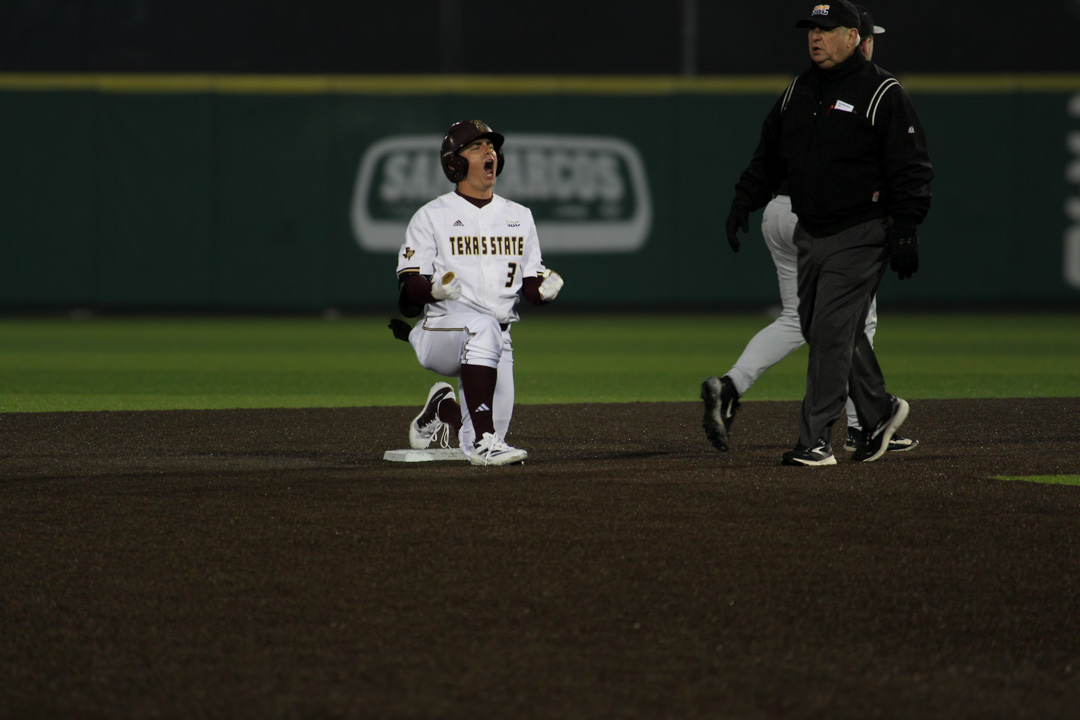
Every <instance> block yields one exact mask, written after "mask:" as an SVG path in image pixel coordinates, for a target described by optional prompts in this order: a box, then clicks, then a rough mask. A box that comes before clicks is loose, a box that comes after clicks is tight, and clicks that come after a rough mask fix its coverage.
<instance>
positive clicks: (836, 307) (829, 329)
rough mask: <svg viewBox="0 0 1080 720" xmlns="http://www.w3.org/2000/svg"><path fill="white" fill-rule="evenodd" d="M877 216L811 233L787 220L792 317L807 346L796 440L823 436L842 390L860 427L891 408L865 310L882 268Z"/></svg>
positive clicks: (839, 408) (838, 411) (838, 410)
mask: <svg viewBox="0 0 1080 720" xmlns="http://www.w3.org/2000/svg"><path fill="white" fill-rule="evenodd" d="M885 234H886V231H885V222H884V221H883V220H871V221H870V222H866V223H862V224H861V225H856V226H855V227H852V228H848V229H847V230H844V231H842V232H839V233H837V234H835V235H829V236H826V237H820V238H816V237H811V236H810V235H809V234H808V233H807V232H806V231H805V230H803V228H802V226H801V225H799V226H796V228H795V247H796V249H797V250H798V263H799V322H800V324H801V325H802V332H803V337H805V338H806V342H807V344H808V345H809V346H810V362H809V366H808V367H807V371H806V395H805V396H804V397H803V404H802V412H801V414H800V416H799V442H800V443H801V444H802V445H805V446H807V447H815V446H816V445H817V444H818V443H819V442H821V441H825V442H830V441H831V439H832V437H831V436H832V424H833V423H834V422H835V421H836V420H837V419H838V418H839V417H840V416H841V415H842V414H843V412H844V403H845V402H846V401H847V397H848V393H849V392H850V393H851V399H852V400H853V401H854V402H855V407H856V409H857V411H858V415H859V422H860V423H861V424H862V427H863V428H874V427H876V426H877V425H878V423H880V422H881V421H882V420H883V419H885V418H886V417H887V416H888V415H889V414H890V413H891V411H892V404H891V402H890V401H889V396H888V394H887V392H886V390H885V378H884V376H883V375H882V373H881V367H880V366H879V365H878V361H877V357H876V356H875V355H874V348H873V346H872V345H871V344H870V340H869V339H868V338H867V337H866V333H865V332H864V329H865V325H866V314H867V312H868V311H869V310H870V303H871V302H872V301H873V299H874V295H875V294H876V293H877V289H878V285H879V284H880V283H881V278H882V276H883V275H884V274H885V268H886V266H887V260H888V251H887V249H886V247H885Z"/></svg>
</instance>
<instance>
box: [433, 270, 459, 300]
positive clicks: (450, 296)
mask: <svg viewBox="0 0 1080 720" xmlns="http://www.w3.org/2000/svg"><path fill="white" fill-rule="evenodd" d="M431 297H433V298H435V299H436V300H457V299H458V298H459V297H461V281H460V280H458V279H457V278H456V277H454V272H453V271H452V270H448V271H446V272H444V273H442V274H440V275H436V276H435V277H434V278H432V280H431Z"/></svg>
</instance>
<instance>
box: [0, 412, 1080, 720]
mask: <svg viewBox="0 0 1080 720" xmlns="http://www.w3.org/2000/svg"><path fill="white" fill-rule="evenodd" d="M797 408H798V405H797V403H793V402H746V403H744V404H743V408H742V410H741V411H740V413H739V416H738V418H737V419H736V422H735V426H734V428H733V434H732V443H733V447H732V450H731V451H730V452H728V453H719V452H716V451H715V450H713V449H712V447H711V446H709V444H708V443H707V442H706V440H705V438H704V434H703V433H702V431H701V428H700V420H701V407H700V403H691V402H687V403H647V404H646V403H642V404H618V405H614V404H613V405H586V406H582V405H556V406H540V405H535V406H519V407H518V408H517V411H516V415H515V418H514V423H513V426H512V433H511V436H510V438H509V441H510V442H511V444H513V445H515V446H518V447H523V448H525V449H527V450H528V451H529V452H530V454H531V457H530V460H529V462H528V463H527V464H526V465H524V466H519V467H506V468H476V467H471V466H469V465H467V464H465V463H462V462H443V463H422V464H404V463H388V462H385V461H383V460H382V459H381V458H382V454H383V452H385V451H386V450H389V449H398V448H402V447H405V445H406V444H407V433H406V427H407V424H408V422H409V420H410V419H411V418H412V416H413V415H414V414H415V413H416V410H417V409H416V408H413V407H409V408H343V409H323V410H319V409H311V410H234V411H167V412H92V413H26V414H3V415H0V503H2V504H0V547H2V548H3V551H2V552H3V560H2V562H0V589H2V591H0V691H2V692H0V716H3V717H56V718H59V717H147V716H158V717H177V718H180V717H295V718H301V717H304V718H309V717H349V718H353V717H355V718H375V717H377V718H436V717H437V718H452V717H454V718H456V717H461V718H466V717H468V718H478V717H514V718H554V717H558V718H573V717H594V718H600V717H603V718H615V717H620V718H637V717H640V718H663V717H670V718H698V717H700V718H716V717H740V718H753V717H829V718H833V717H859V718H862V717H897V718H899V717H905V718H906V717H950V718H953V717H1009V718H1023V717H1031V718H1052V717H1060V718H1065V717H1075V713H1076V708H1077V707H1080V487H1077V486H1070V485H1062V484H1041V483H1034V482H1022V481H1006V480H998V479H994V478H995V477H998V476H1051V475H1073V476H1075V475H1078V474H1080V399H1077V398H1070V399H1026V400H947V401H931V400H914V401H911V416H910V418H909V420H908V422H907V424H906V425H905V426H904V428H903V431H902V432H903V434H905V435H911V436H915V437H917V438H918V439H919V440H920V441H921V443H922V444H921V445H920V447H919V448H917V449H916V450H914V451H912V452H909V453H903V454H898V455H896V456H893V455H888V456H886V458H884V459H883V460H882V461H880V462H876V463H871V464H855V463H851V462H848V460H847V458H848V454H847V453H844V452H843V451H841V450H839V444H840V443H839V440H840V439H841V438H842V437H843V431H844V429H843V427H837V428H836V429H835V431H834V436H835V439H836V440H837V441H838V442H836V443H835V444H834V445H835V446H836V449H837V456H838V459H839V461H840V464H839V465H837V466H835V467H825V468H789V467H782V466H780V465H779V461H780V456H781V454H782V453H783V452H784V451H785V450H786V449H789V448H790V446H791V445H792V444H793V442H794V440H795V432H796V412H797ZM841 422H842V421H841Z"/></svg>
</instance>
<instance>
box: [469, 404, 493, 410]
mask: <svg viewBox="0 0 1080 720" xmlns="http://www.w3.org/2000/svg"><path fill="white" fill-rule="evenodd" d="M473 412H491V408H489V407H488V404H487V403H480V407H478V408H475V409H474V410H473Z"/></svg>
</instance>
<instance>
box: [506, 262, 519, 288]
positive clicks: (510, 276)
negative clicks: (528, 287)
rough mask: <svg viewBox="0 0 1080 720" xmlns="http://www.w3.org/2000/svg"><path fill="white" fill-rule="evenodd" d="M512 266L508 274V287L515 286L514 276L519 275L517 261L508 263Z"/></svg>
mask: <svg viewBox="0 0 1080 720" xmlns="http://www.w3.org/2000/svg"><path fill="white" fill-rule="evenodd" d="M508 264H509V266H510V272H508V273H507V274H506V277H507V280H506V287H513V286H514V277H515V276H516V275H517V263H508Z"/></svg>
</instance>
